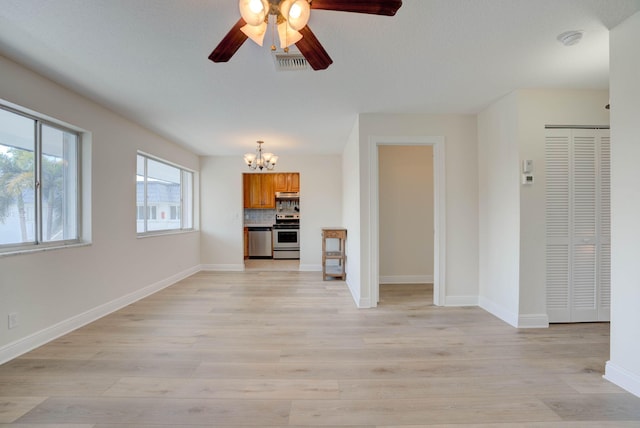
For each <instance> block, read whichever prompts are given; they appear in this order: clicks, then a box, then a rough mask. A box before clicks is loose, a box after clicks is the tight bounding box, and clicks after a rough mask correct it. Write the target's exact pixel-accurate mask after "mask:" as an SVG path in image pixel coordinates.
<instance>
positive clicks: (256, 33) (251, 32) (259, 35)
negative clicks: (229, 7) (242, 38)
mask: <svg viewBox="0 0 640 428" xmlns="http://www.w3.org/2000/svg"><path fill="white" fill-rule="evenodd" d="M240 31H242V32H243V33H244V34H245V35H246V36H247V37H248V38H250V39H251V40H253V41H254V42H256V44H258V45H259V46H262V43H263V41H264V35H265V34H266V33H267V23H266V22H263V23H262V24H260V25H249V24H247V25H245V26H244V27H242V28H240Z"/></svg>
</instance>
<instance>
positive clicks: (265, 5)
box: [238, 0, 269, 26]
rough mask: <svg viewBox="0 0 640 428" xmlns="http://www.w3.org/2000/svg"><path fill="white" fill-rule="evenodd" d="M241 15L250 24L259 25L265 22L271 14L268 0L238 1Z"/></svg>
mask: <svg viewBox="0 0 640 428" xmlns="http://www.w3.org/2000/svg"><path fill="white" fill-rule="evenodd" d="M238 7H239V8H240V15H241V16H242V19H244V20H245V22H246V23H247V24H248V25H252V26H257V25H260V24H261V23H263V22H264V20H265V18H266V17H267V15H268V14H269V2H268V1H267V0H240V1H239V3H238Z"/></svg>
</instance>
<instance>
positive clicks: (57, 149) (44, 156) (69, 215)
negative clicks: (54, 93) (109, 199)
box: [0, 105, 81, 252]
mask: <svg viewBox="0 0 640 428" xmlns="http://www.w3.org/2000/svg"><path fill="white" fill-rule="evenodd" d="M80 143H81V138H80V134H79V133H78V132H76V131H72V130H70V129H66V128H64V127H62V126H59V125H56V124H53V123H50V122H48V121H46V120H43V119H41V118H38V117H34V116H31V115H27V114H23V113H20V112H18V111H14V110H11V109H9V108H7V107H4V106H1V105H0V252H11V251H14V250H16V249H19V250H22V249H29V248H35V246H56V245H61V244H62V245H64V244H69V243H74V242H79V240H80V224H79V221H80V219H81V216H80V201H79V176H80V173H79V171H80V168H79V165H80Z"/></svg>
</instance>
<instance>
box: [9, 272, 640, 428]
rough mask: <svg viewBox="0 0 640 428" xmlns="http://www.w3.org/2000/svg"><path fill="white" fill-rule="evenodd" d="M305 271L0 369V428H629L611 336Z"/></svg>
mask: <svg viewBox="0 0 640 428" xmlns="http://www.w3.org/2000/svg"><path fill="white" fill-rule="evenodd" d="M431 293H432V290H431V287H430V286H429V285H389V286H382V287H381V302H380V305H379V307H378V308H376V309H360V310H359V309H356V308H355V306H354V303H353V300H352V298H351V295H350V294H349V292H348V290H347V287H346V285H345V283H344V282H342V281H322V278H321V275H320V273H316V272H276V271H270V272H261V271H248V272H242V273H241V272H234V273H228V272H227V273H215V272H201V273H198V274H196V275H193V276H192V277H190V278H187V279H185V280H183V281H181V282H180V283H178V284H176V285H174V286H172V287H169V288H167V289H165V290H163V291H161V292H159V293H157V294H155V295H153V296H150V297H148V298H146V299H144V300H141V301H140V302H137V303H135V304H133V305H130V306H128V307H126V308H124V309H122V310H120V311H118V312H116V313H114V314H111V315H109V316H107V317H104V318H102V319H100V320H98V321H96V322H94V323H92V324H90V325H87V326H85V327H84V328H81V329H79V330H76V331H75V332H73V333H70V334H68V335H66V336H64V337H61V338H59V339H57V340H55V341H53V342H51V343H49V344H47V345H45V346H42V347H40V348H38V349H36V350H34V351H32V352H30V353H28V354H26V355H24V356H22V357H20V358H17V359H15V360H13V361H10V362H8V363H6V364H4V365H2V366H0V427H13V428H34V427H38V428H58V427H70V428H125V427H141V428H161V427H183V428H186V427H190V428H193V427H222V428H240V427H255V426H260V427H341V426H349V427H352V428H364V427H368V428H373V427H380V428H383V427H384V428H392V427H396V428H399V427H411V428H417V427H449V428H453V427H501V428H516V427H529V428H534V427H535V428H547V427H561V428H562V427H566V428H569V427H571V428H577V427H594V428H595V427H605V428H606V427H640V398H638V397H634V396H633V395H631V394H628V393H626V392H624V391H623V390H621V389H620V388H618V387H616V386H614V385H612V384H611V383H609V382H607V381H605V380H603V379H602V374H603V372H604V363H605V361H606V360H607V359H608V352H609V325H608V324H606V323H597V324H574V325H571V324H563V325H553V326H552V327H550V328H549V329H523V330H518V329H514V328H513V327H511V326H509V325H507V324H505V323H504V322H502V321H500V320H498V319H496V318H495V317H493V316H491V315H490V314H488V313H486V312H485V311H483V310H482V309H479V308H440V307H434V306H432V305H431V304H430V302H431V301H432V294H431Z"/></svg>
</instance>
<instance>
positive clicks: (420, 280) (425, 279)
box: [379, 275, 433, 284]
mask: <svg viewBox="0 0 640 428" xmlns="http://www.w3.org/2000/svg"><path fill="white" fill-rule="evenodd" d="M379 281H380V284H433V275H380V279H379Z"/></svg>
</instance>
